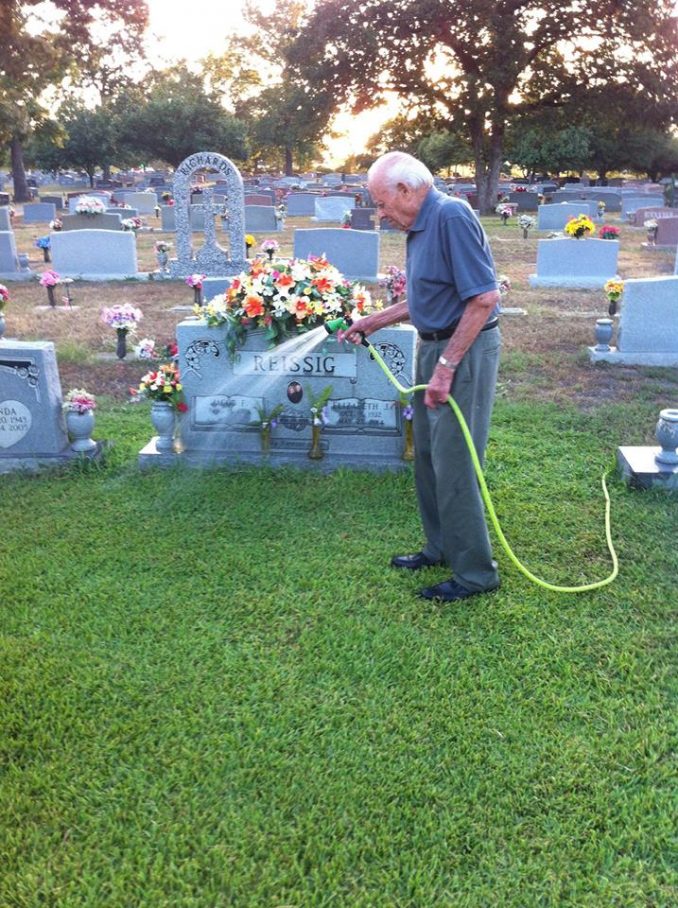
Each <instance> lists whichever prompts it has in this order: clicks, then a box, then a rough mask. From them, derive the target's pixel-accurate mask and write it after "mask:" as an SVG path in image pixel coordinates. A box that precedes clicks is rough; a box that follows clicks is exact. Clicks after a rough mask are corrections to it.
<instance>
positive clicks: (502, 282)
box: [497, 274, 511, 301]
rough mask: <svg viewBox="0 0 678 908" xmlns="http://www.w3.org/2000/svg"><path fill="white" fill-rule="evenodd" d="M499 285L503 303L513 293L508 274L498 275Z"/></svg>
mask: <svg viewBox="0 0 678 908" xmlns="http://www.w3.org/2000/svg"><path fill="white" fill-rule="evenodd" d="M497 283H498V284H499V293H500V294H501V298H502V301H503V300H504V298H505V297H506V296H508V295H509V293H510V292H511V278H510V277H509V276H508V274H499V275H497Z"/></svg>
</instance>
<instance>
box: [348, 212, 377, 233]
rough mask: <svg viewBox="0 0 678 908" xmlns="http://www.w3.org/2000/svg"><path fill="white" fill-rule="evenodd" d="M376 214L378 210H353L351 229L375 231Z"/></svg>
mask: <svg viewBox="0 0 678 908" xmlns="http://www.w3.org/2000/svg"><path fill="white" fill-rule="evenodd" d="M376 213H377V209H376V208H352V209H351V229H352V230H374V217H375V215H376Z"/></svg>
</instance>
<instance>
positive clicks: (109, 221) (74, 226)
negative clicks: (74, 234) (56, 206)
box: [61, 214, 122, 231]
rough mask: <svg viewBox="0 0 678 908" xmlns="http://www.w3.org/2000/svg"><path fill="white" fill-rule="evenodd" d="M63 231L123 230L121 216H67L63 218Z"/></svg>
mask: <svg viewBox="0 0 678 908" xmlns="http://www.w3.org/2000/svg"><path fill="white" fill-rule="evenodd" d="M61 224H62V227H61V229H62V230H67V231H68V230H122V216H121V215H119V214H95V215H89V214H65V215H64V216H63V217H62V218H61Z"/></svg>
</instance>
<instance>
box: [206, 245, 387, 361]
mask: <svg viewBox="0 0 678 908" xmlns="http://www.w3.org/2000/svg"><path fill="white" fill-rule="evenodd" d="M371 310H372V300H371V297H370V294H369V292H368V291H367V290H366V289H365V287H363V286H362V285H361V284H358V283H357V282H353V283H352V282H350V281H347V280H346V279H345V278H343V277H342V275H341V274H340V273H339V271H338V270H337V269H336V268H335V267H334V265H330V263H329V262H328V261H327V259H326V258H325V257H324V256H309V258H308V260H305V259H290V260H287V259H286V260H283V261H273V262H269V261H268V260H266V259H263V258H256V259H254V260H253V261H252V264H251V266H250V268H249V271H244V272H242V273H241V274H239V275H238V276H237V277H235V278H234V279H233V281H232V282H231V286H230V287H229V288H228V290H227V291H226V292H225V293H222V294H219V295H218V296H215V297H214V298H213V299H211V300H210V302H209V303H208V304H207V306H205V307H204V308H200V307H197V306H196V307H195V308H194V312H195V314H196V315H198V316H201V317H202V318H204V319H205V321H206V322H207V324H208V326H209V327H211V328H214V327H217V326H219V325H224V324H225V325H227V326H228V328H229V332H228V337H227V344H228V347H229V350H230V352H231V353H232V354H233V353H234V352H235V348H236V346H238V345H241V344H242V343H244V341H245V338H246V336H247V332H248V331H249V330H253V329H257V328H263V329H264V330H265V332H266V338H267V340H268V342H269V347H273V346H275V345H276V344H277V343H280V342H281V341H283V340H285V339H286V338H288V337H291V336H292V335H295V334H301V333H303V332H305V331H309V330H311V329H312V328H317V327H318V326H319V325H322V324H324V322H325V321H326V320H328V319H332V318H339V317H340V316H343V317H346V316H349V317H351V318H353V319H355V318H358V317H360V316H361V315H366V314H367V313H368V312H370V311H371Z"/></svg>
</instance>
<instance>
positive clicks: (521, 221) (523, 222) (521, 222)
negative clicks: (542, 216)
mask: <svg viewBox="0 0 678 908" xmlns="http://www.w3.org/2000/svg"><path fill="white" fill-rule="evenodd" d="M518 226H519V227H520V229H521V230H522V231H523V239H524V240H526V239H527V235H528V233H529V232H530V230H532V228H533V227H534V218H533V217H531V215H529V214H521V215H520V217H519V218H518Z"/></svg>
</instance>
